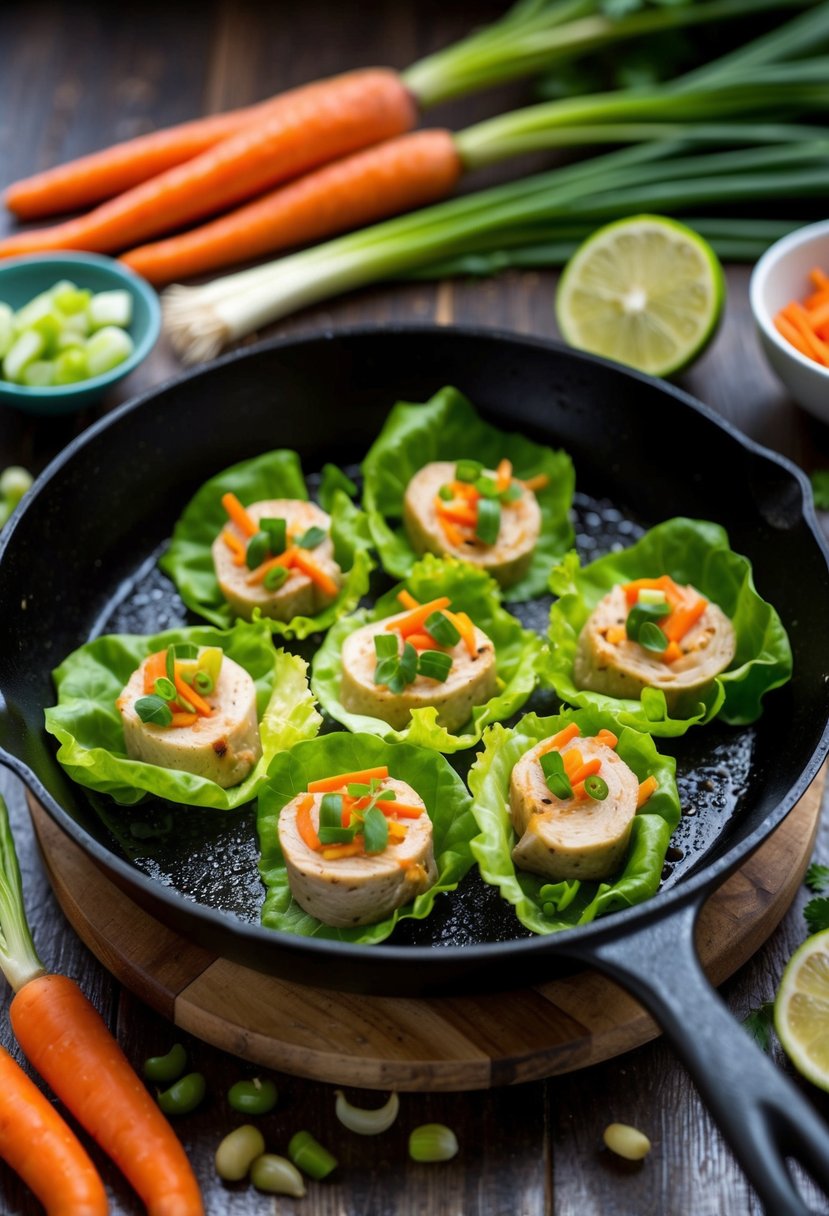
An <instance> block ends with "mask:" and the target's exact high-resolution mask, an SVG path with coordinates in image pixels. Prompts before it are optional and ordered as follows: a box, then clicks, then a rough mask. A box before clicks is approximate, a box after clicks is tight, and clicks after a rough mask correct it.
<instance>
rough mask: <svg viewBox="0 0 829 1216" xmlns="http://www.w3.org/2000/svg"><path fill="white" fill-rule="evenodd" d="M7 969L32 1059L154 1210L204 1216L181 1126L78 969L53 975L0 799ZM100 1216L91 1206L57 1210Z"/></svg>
mask: <svg viewBox="0 0 829 1216" xmlns="http://www.w3.org/2000/svg"><path fill="white" fill-rule="evenodd" d="M0 969H2V971H3V973H4V975H5V976H6V979H7V980H8V981H9V983H10V984H11V986H12V988H13V989H14V992H15V996H14V997H13V999H12V1002H11V1005H10V1006H9V1016H10V1019H11V1024H12V1028H13V1030H14V1033H15V1035H16V1037H17V1041H18V1043H19V1044H20V1046H21V1047H22V1049H23V1051H24V1053H25V1054H26V1056H27V1057H28V1059H29V1060H30V1062H31V1064H32V1065H33V1067H34V1068H36V1069H37V1071H38V1072H39V1073H40V1075H41V1076H42V1077H43V1078H44V1079H45V1080H46V1081H48V1083H49V1085H50V1086H51V1087H52V1089H53V1090H54V1091H55V1093H56V1094H57V1095H58V1097H59V1098H60V1099H61V1100H62V1101H63V1102H64V1103H65V1105H66V1106H67V1107H68V1108H69V1110H70V1111H71V1112H72V1114H73V1115H74V1116H75V1118H76V1119H77V1120H78V1122H79V1123H81V1124H82V1126H83V1127H85V1128H86V1129H87V1131H88V1132H89V1133H90V1134H91V1135H92V1136H93V1137H94V1139H95V1140H96V1141H97V1142H98V1144H99V1145H100V1146H101V1148H102V1149H103V1150H104V1152H106V1153H108V1154H109V1156H110V1157H112V1159H113V1161H114V1162H115V1164H116V1165H117V1166H118V1167H119V1169H120V1170H121V1171H122V1172H123V1174H124V1175H125V1177H126V1178H127V1179H128V1180H129V1182H130V1183H131V1184H132V1185H133V1186H134V1187H135V1190H136V1191H137V1192H138V1194H139V1195H140V1196H141V1198H142V1199H143V1201H144V1203H145V1205H146V1208H147V1212H148V1213H149V1216H204V1207H203V1204H202V1200H201V1193H200V1191H199V1186H198V1183H197V1182H196V1179H195V1176H194V1174H193V1171H192V1169H191V1167H190V1163H189V1161H188V1160H187V1157H186V1155H185V1152H184V1149H183V1148H182V1146H181V1144H180V1142H179V1140H178V1138H177V1137H176V1135H175V1133H174V1132H173V1129H172V1128H171V1127H170V1125H169V1123H168V1122H167V1120H166V1119H165V1117H164V1115H163V1114H162V1113H161V1110H160V1109H159V1107H158V1106H157V1105H156V1103H155V1101H154V1100H153V1098H152V1096H151V1095H150V1093H149V1092H148V1090H147V1089H146V1088H145V1086H144V1084H143V1082H142V1081H141V1080H140V1078H139V1077H138V1076H137V1075H136V1073H135V1072H134V1071H133V1069H132V1067H131V1065H130V1063H129V1061H128V1060H127V1058H126V1056H125V1055H124V1053H123V1052H122V1051H121V1048H120V1047H119V1046H118V1043H117V1042H116V1041H115V1039H114V1038H113V1037H112V1035H111V1034H110V1032H109V1030H108V1029H107V1027H106V1025H105V1024H104V1021H103V1019H102V1018H101V1016H100V1014H99V1013H98V1011H97V1010H96V1009H95V1007H94V1005H92V1003H91V1002H90V1001H89V1000H88V999H87V998H86V997H85V996H84V994H83V992H81V990H80V988H79V987H78V986H77V984H76V983H75V981H74V980H71V979H69V977H68V976H62V975H49V974H47V973H46V971H45V968H44V966H43V964H42V962H41V961H40V959H39V958H38V955H37V952H36V950H35V946H34V942H33V941H32V936H31V932H30V930H29V926H28V923H27V921H26V912H25V908H24V905H23V891H22V887H21V882H20V869H19V866H18V864H17V856H16V854H15V850H14V840H13V838H12V834H11V827H10V825H9V817H8V811H7V809H6V805H5V803H4V802H3V800H2V798H0ZM48 1210H49V1212H50V1216H51V1213H52V1212H53V1211H54V1213H55V1216H57V1214H58V1213H60V1214H61V1216H70V1213H71V1216H97V1211H106V1206H104V1208H103V1209H97V1210H96V1209H95V1208H94V1207H90V1208H89V1209H88V1210H87V1209H86V1208H83V1207H77V1208H71V1207H65V1208H59V1207H55V1208H54V1209H52V1208H50V1209H48Z"/></svg>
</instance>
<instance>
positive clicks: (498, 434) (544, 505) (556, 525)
mask: <svg viewBox="0 0 829 1216" xmlns="http://www.w3.org/2000/svg"><path fill="white" fill-rule="evenodd" d="M463 457H467V458H469V459H473V460H480V461H481V462H482V463H483V464H484V465H485V466H486V467H487V468H490V469H493V468H495V467H496V466H497V464H498V462H499V460H501V459H502V458H503V457H507V459H508V460H511V461H512V466H513V469H514V470H515V476H516V477H522V478H525V477H530V476H533V475H534V474H536V473H547V474H548V475H549V478H550V482H549V485H548V486H547V487H546V488H545V489H543V490H538V491H537V492H536V498H537V499H538V505H539V507H540V508H541V535H540V537H539V541H538V545H537V546H536V550H535V556H534V557H533V562H532V566H531V567H530V570H529V572H528V573H527V574H526V575H525V577H524V578H522V579H521V581H520V582H519V583H516V584H515V586H514V587H509V588H508V589H507V590H506V592H505V598H506V599H509V600H510V601H512V602H513V603H519V602H520V601H522V600H529V599H533V598H534V597H535V596H538V595H543V594H544V592H545V591H546V590H547V576H548V574H549V571H550V567H551V566H552V565H553V563H554V562H556V561H557V560H558V559H559V558H560V557H561V556H562V555H563V554H564V552H565V551H566V550H567V548H568V547H569V546H570V545H571V544H572V543H573V528H572V525H571V523H570V518H569V512H570V506H571V503H572V500H573V490H574V486H575V475H574V472H573V464H572V461H571V460H570V457H569V456H568V455H567V454H566V453H565V452H557V451H554V450H553V449H552V448H548V447H543V446H542V445H541V444H538V443H533V442H532V440H530V439H527V438H526V437H525V436H523V435H518V434H514V433H507V432H505V431H499V430H498V429H497V427H494V426H492V425H490V423H488V422H484V421H483V419H482V418H479V416H478V414H477V413H476V412H475V410H474V409H473V407H472V405H471V404H470V402H469V401H468V400H467V399H466V397H464V396H463V395H462V394H461V393H459V392H458V390H457V389H455V388H443V389H441V391H440V392H439V393H436V394H435V396H434V397H432V399H431V400H430V401H427V402H426V403H425V405H410V404H408V403H406V402H399V403H398V404H397V405H396V406H395V407H394V409H393V410H392V411H391V413H390V414H389V416H388V418H387V419H386V422H385V424H384V426H383V429H382V431H381V432H380V434H379V436H378V437H377V439H376V440H375V441H374V443H373V444H372V446H371V448H370V450H369V452H368V455H367V456H366V458H365V460H364V461H363V476H364V485H363V503H364V506H365V508H366V511H367V512H368V521H369V527H370V529H371V535H372V537H373V538H374V543H375V545H376V547H377V551H378V552H379V554H380V560H381V562H382V564H383V569H384V570H386V571H387V573H389V574H391V575H394V577H396V578H405V577H406V575H407V574H408V573H409V571H410V570H411V568H412V566H413V565H414V563H415V561H416V560H417V554H416V553H415V551H414V549H413V548H412V546H411V544H410V543H409V539H408V537H407V535H406V531H405V528H404V527H403V524H402V522H401V521H402V518H403V496H404V494H405V492H406V486H407V485H408V484H409V482H410V481H411V479H412V477H413V476H414V475H415V473H416V472H417V471H418V470H419V469H421V468H423V466H424V465H425V464H429V463H430V462H432V461H435V460H457V459H460V458H463Z"/></svg>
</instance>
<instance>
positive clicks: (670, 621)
mask: <svg viewBox="0 0 829 1216" xmlns="http://www.w3.org/2000/svg"><path fill="white" fill-rule="evenodd" d="M707 607H708V600H706V599H703V598H702V596H700V597H699V598H698V599H697V600H695V601H694V603H693V604H690V605H689V606H688V607H687V608H675V609H674V610H673V612H672V613H671V615H670V616H669V617H668V618H667V620H664V621H663V622H662V632H663V633H664V634H665V637H666V638H667V639H668V641H669V642H681V641H682V639H683V638H684V637H685V634H686V633H687V632H688V630H689V629H690V628H691V627H692V626H693V625H695V624H696V623H697V621H698V620H699V618H700V617H701V616H702V614H703V612H705V609H706V608H707Z"/></svg>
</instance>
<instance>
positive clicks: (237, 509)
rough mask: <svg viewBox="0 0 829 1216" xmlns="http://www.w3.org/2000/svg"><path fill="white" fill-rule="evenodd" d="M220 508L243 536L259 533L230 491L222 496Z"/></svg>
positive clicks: (256, 525)
mask: <svg viewBox="0 0 829 1216" xmlns="http://www.w3.org/2000/svg"><path fill="white" fill-rule="evenodd" d="M222 506H223V507H224V509H225V511H227V513H228V515H229V516H230V518H231V519H232V521H233V522H234V523H235V525H236V527H237V528H238V529H239V531H240V532H241V533H242V535H243V536H253V534H254V533H255V532H258V531H259V526H258V524H256V523H254V521H253V520H252V519H251V517H250V515H248V513H247V511H246V510H245V508H244V507H243V506H242V504H241V503H240V502H239V499H238V498H237V497H236V495H235V494H233V493H231V491H230V490H228V492H227V494H223V495H222Z"/></svg>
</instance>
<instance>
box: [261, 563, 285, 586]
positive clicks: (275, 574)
mask: <svg viewBox="0 0 829 1216" xmlns="http://www.w3.org/2000/svg"><path fill="white" fill-rule="evenodd" d="M287 578H288V571H287V569H286V567H285V566H271V568H270V570H269V571H268V572H267V574H266V575H265V577H264V578H263V579H262V586H263V587H264V588H265V590H266V591H278V590H279V588H280V587H281V586H282V585H283V583H284V582H285V581H286V580H287Z"/></svg>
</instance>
